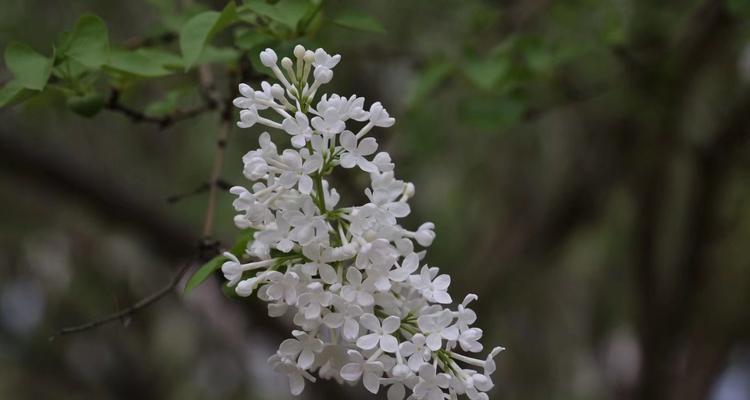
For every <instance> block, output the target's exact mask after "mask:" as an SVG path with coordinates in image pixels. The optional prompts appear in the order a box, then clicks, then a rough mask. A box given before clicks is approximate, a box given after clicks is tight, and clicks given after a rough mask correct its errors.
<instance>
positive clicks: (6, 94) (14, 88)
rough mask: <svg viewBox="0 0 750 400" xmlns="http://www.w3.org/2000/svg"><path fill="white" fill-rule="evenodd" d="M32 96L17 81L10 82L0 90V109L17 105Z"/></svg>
mask: <svg viewBox="0 0 750 400" xmlns="http://www.w3.org/2000/svg"><path fill="white" fill-rule="evenodd" d="M33 94H34V92H33V91H32V90H29V89H26V88H25V87H23V85H21V84H20V83H18V81H10V82H8V83H6V84H5V86H3V87H1V88H0V107H5V106H11V105H13V104H16V103H19V102H21V101H23V100H25V99H27V98H28V97H30V96H32V95H33Z"/></svg>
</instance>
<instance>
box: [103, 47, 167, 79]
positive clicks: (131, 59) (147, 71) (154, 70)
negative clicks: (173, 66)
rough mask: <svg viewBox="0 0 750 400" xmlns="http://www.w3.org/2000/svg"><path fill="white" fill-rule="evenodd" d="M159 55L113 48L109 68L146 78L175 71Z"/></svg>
mask: <svg viewBox="0 0 750 400" xmlns="http://www.w3.org/2000/svg"><path fill="white" fill-rule="evenodd" d="M160 61H162V60H159V58H158V57H153V56H152V54H149V53H143V52H141V51H138V50H136V51H128V50H122V49H116V50H112V52H111V53H110V59H109V63H107V67H108V68H109V69H112V70H115V71H118V72H122V73H126V74H130V75H135V76H140V77H144V78H156V77H160V76H166V75H170V74H172V73H173V71H170V70H169V69H167V68H166V67H165V66H164V64H162V63H161V62H160Z"/></svg>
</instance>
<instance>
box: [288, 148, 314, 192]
mask: <svg viewBox="0 0 750 400" xmlns="http://www.w3.org/2000/svg"><path fill="white" fill-rule="evenodd" d="M281 162H282V163H283V166H284V172H283V173H282V174H281V176H280V177H279V184H281V185H282V186H284V187H287V188H292V187H294V186H295V185H296V186H297V187H298V189H299V191H300V193H302V194H310V192H312V189H313V181H312V178H310V174H311V173H313V172H315V171H317V170H318V169H319V168H320V166H321V165H322V163H323V159H322V158H321V157H320V155H313V156H310V157H309V158H307V159H306V160H304V161H303V160H302V155H301V154H300V153H298V152H296V151H294V150H291V149H287V150H284V152H283V153H282V154H281Z"/></svg>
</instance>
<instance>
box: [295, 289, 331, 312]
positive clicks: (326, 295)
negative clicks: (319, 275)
mask: <svg viewBox="0 0 750 400" xmlns="http://www.w3.org/2000/svg"><path fill="white" fill-rule="evenodd" d="M306 289H307V291H306V292H305V293H302V294H301V295H300V296H299V301H298V302H297V307H299V309H300V311H301V312H302V314H303V315H304V317H305V318H306V319H308V320H311V319H317V318H320V313H321V311H322V310H323V309H324V308H326V307H328V306H330V305H331V301H332V298H333V295H332V294H331V293H330V292H328V291H325V290H323V285H321V284H320V282H312V283H310V284H308V285H307V287H306Z"/></svg>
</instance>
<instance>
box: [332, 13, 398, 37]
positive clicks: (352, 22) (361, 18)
mask: <svg viewBox="0 0 750 400" xmlns="http://www.w3.org/2000/svg"><path fill="white" fill-rule="evenodd" d="M333 23H334V24H336V25H339V26H343V27H344V28H349V29H355V30H358V31H363V32H372V33H385V32H386V30H385V27H384V26H383V24H381V23H380V21H379V20H378V19H376V18H375V17H373V16H370V15H367V14H364V13H362V12H359V11H354V10H349V11H346V12H344V13H342V14H340V15H339V16H338V17H336V18H335V19H334V20H333Z"/></svg>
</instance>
